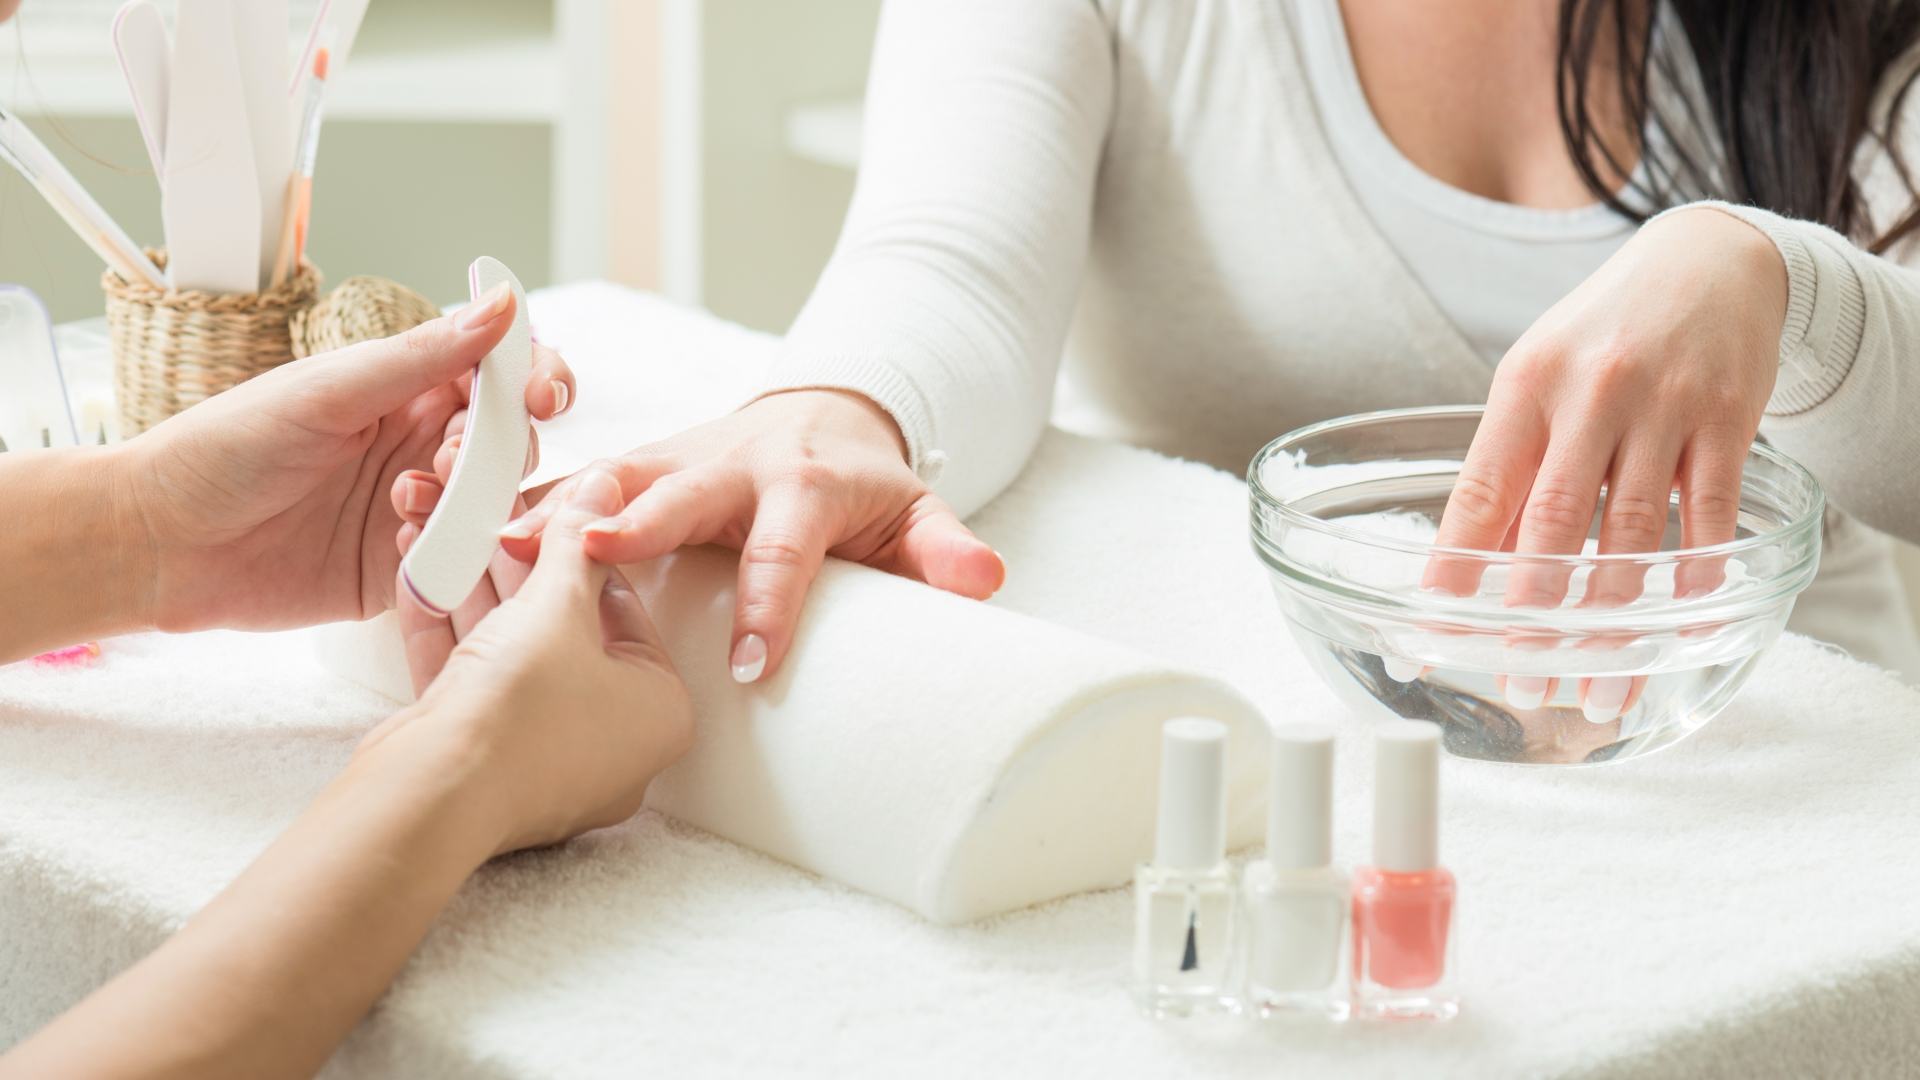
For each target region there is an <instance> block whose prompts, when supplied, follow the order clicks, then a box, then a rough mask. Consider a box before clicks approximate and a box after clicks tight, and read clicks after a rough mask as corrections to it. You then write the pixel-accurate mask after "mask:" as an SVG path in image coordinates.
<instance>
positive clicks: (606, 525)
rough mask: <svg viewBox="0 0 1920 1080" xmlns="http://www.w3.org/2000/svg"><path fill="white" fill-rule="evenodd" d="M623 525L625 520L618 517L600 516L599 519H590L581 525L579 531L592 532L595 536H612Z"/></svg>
mask: <svg viewBox="0 0 1920 1080" xmlns="http://www.w3.org/2000/svg"><path fill="white" fill-rule="evenodd" d="M625 526H626V522H624V521H621V520H620V519H619V518H617V517H609V518H601V519H600V520H599V521H590V522H588V523H587V524H585V525H583V526H581V528H580V531H581V532H583V533H592V534H594V535H595V536H612V535H613V534H614V533H617V532H619V531H620V530H621V529H622V528H624V527H625Z"/></svg>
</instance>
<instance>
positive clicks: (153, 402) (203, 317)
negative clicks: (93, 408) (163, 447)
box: [100, 252, 320, 439]
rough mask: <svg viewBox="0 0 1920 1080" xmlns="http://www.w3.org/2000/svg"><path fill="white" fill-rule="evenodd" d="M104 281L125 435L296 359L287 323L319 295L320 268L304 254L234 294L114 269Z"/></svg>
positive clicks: (159, 257) (161, 260)
mask: <svg viewBox="0 0 1920 1080" xmlns="http://www.w3.org/2000/svg"><path fill="white" fill-rule="evenodd" d="M150 254H152V255H153V259H154V263H155V264H156V265H158V266H160V267H162V268H165V266H166V255H165V254H164V253H161V252H150ZM100 287H101V289H102V290H104V291H105V292H106V295H107V337H108V343H109V347H110V348H111V349H112V351H113V372H114V388H115V390H116V392H117V396H118V398H119V404H120V437H121V438H123V439H124V438H132V437H133V436H134V435H137V434H139V433H140V432H142V431H145V430H146V429H148V428H150V427H152V426H153V425H155V424H158V423H159V422H161V421H162V420H165V419H166V418H167V417H169V416H172V415H173V414H174V413H177V412H179V411H180V410H182V409H185V408H186V407H188V406H189V405H194V404H196V403H198V402H201V401H205V400H206V399H207V398H210V397H212V396H213V395H215V394H217V393H219V392H221V391H222V390H226V389H229V388H231V387H234V386H237V385H239V384H240V383H243V382H245V381H247V380H248V379H251V378H253V377H254V376H255V375H258V374H260V373H261V372H264V371H269V370H271V369H273V368H276V367H279V366H280V365H281V364H284V363H286V362H287V361H289V360H292V359H293V338H292V336H291V333H290V330H289V326H290V325H291V323H292V320H293V317H294V315H295V314H297V313H299V312H302V311H304V310H306V309H307V308H309V307H311V306H312V305H313V303H314V299H315V298H316V297H317V296H318V295H319V292H320V272H319V271H318V270H316V269H314V267H313V264H312V263H309V262H306V261H305V260H302V261H301V264H300V272H299V273H297V274H295V275H294V276H293V277H292V278H290V279H288V280H287V281H286V282H285V283H283V284H281V285H280V287H279V288H275V289H269V290H267V291H266V292H263V293H241V294H234V295H217V294H214V293H207V292H198V291H188V292H163V291H161V290H159V289H155V288H153V287H152V286H150V285H146V284H142V283H135V282H127V281H123V280H121V278H120V276H119V275H117V274H115V273H113V272H112V271H108V272H107V273H106V274H104V275H102V277H101V279H100Z"/></svg>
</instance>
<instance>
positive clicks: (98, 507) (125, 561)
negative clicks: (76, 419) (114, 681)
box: [0, 447, 153, 663]
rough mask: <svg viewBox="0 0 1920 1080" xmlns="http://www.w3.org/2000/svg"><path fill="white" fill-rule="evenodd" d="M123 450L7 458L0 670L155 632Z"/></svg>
mask: <svg viewBox="0 0 1920 1080" xmlns="http://www.w3.org/2000/svg"><path fill="white" fill-rule="evenodd" d="M126 453H127V451H126V450H125V449H124V448H120V447H113V448H91V447H90V448H85V449H71V450H46V451H40V452H36V453H30V454H29V453H21V454H0V522H5V523H6V526H5V528H0V663H7V662H10V661H14V660H19V659H22V658H24V657H28V656H32V655H34V654H35V653H39V652H44V651H46V650H48V649H54V648H59V647H62V646H65V645H72V644H75V643H77V642H81V641H86V640H89V639H93V638H101V637H107V636H110V635H113V634H120V633H126V632H129V631H132V630H138V629H141V628H143V627H144V626H145V625H146V622H147V617H146V611H147V608H148V606H149V604H150V599H151V584H152V578H153V569H152V563H153V555H152V552H151V551H150V550H149V548H148V545H147V544H146V542H145V540H144V535H145V533H144V525H143V524H142V523H141V522H140V521H139V519H138V517H137V515H136V514H135V513H134V512H133V511H132V509H131V507H132V500H131V498H130V493H129V492H128V491H127V490H126V486H127V480H126V470H125V469H124V468H123V464H124V460H125V455H126Z"/></svg>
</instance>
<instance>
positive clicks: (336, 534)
mask: <svg viewBox="0 0 1920 1080" xmlns="http://www.w3.org/2000/svg"><path fill="white" fill-rule="evenodd" d="M513 304H514V301H513V296H512V293H511V292H509V291H508V290H507V289H506V288H505V287H504V286H502V287H501V288H499V289H496V290H495V291H493V292H491V293H488V294H487V295H486V296H485V297H483V298H481V299H480V300H477V301H475V302H473V303H472V304H469V305H468V306H467V307H465V308H462V309H461V310H460V311H458V312H456V313H454V314H453V315H451V316H449V317H445V318H440V319H435V320H433V321H432V322H429V323H426V324H424V325H422V326H419V327H416V328H415V329H413V330H410V331H408V332H406V333H404V334H400V335H398V336H396V337H392V338H387V339H385V340H381V341H370V342H363V343H361V344H358V345H354V346H350V347H348V348H345V349H340V350H338V351H335V352H331V353H326V354H323V355H319V356H313V357H308V358H306V359H304V360H298V361H295V362H293V363H291V364H287V365H285V366H283V367H280V368H276V369H274V370H273V371H270V372H268V373H266V374H264V375H261V376H260V377H258V378H256V379H253V380H251V381H249V382H246V383H243V384H241V385H240V386H238V387H235V388H234V389H232V390H229V391H227V392H226V393H224V394H220V395H218V396H217V397H214V398H212V399H209V400H208V401H205V402H203V403H201V404H199V405H196V406H194V407H193V408H191V409H188V410H186V411H185V412H183V413H181V414H180V415H178V416H175V417H173V418H172V419H170V420H168V421H167V422H166V423H164V424H161V425H160V426H158V427H156V428H154V429H153V430H152V431H150V432H148V433H146V434H145V435H143V436H141V437H140V438H138V439H135V440H133V441H132V442H130V443H128V444H127V446H126V447H124V448H123V457H124V459H125V467H126V472H127V477H128V479H127V483H126V485H125V487H126V491H127V494H128V497H129V498H130V499H131V500H132V504H133V507H134V510H135V513H134V514H133V515H132V517H133V518H134V519H135V520H137V521H139V522H140V523H141V525H142V527H143V528H144V529H145V531H146V533H147V534H148V547H149V549H150V551H151V553H152V558H153V565H152V567H151V570H150V573H149V574H148V575H147V576H148V580H149V581H150V583H151V592H150V595H148V596H146V597H144V598H142V599H143V601H144V603H145V604H146V605H147V607H148V612H149V614H148V618H147V622H148V624H149V625H153V626H157V627H159V628H161V629H165V630H193V629H200V628H203V627H211V626H229V627H247V628H268V627H282V626H294V625H302V624H307V623H315V622H322V621H328V620H335V619H357V618H365V617H368V616H371V615H374V614H376V613H378V612H380V611H383V610H386V609H387V608H388V607H390V606H391V605H392V603H393V595H394V594H393V586H394V570H395V568H396V567H397V566H398V565H399V555H398V554H397V552H396V551H395V545H394V535H395V532H396V530H397V529H398V528H399V527H400V524H401V520H400V515H399V513H398V511H397V510H396V508H395V507H394V506H393V503H392V501H391V498H390V489H391V488H392V487H393V485H394V482H395V480H396V479H397V478H398V477H400V476H401V475H402V474H403V473H405V472H407V471H408V470H424V469H429V468H431V467H432V463H433V459H434V455H435V454H436V453H437V452H439V451H440V449H441V446H442V443H443V441H444V440H446V439H447V437H448V435H449V423H450V422H452V421H454V420H455V418H456V416H457V415H458V414H460V413H461V411H462V410H463V409H464V408H465V405H466V394H467V390H468V387H469V386H470V385H471V375H472V372H473V370H474V368H475V366H476V365H478V363H479V362H480V360H481V358H482V357H484V356H485V355H486V354H487V352H488V351H489V350H491V349H492V348H493V346H494V345H495V344H496V343H497V342H498V341H499V340H500V338H501V336H502V335H504V334H505V333H506V331H507V328H508V327H509V326H510V325H511V324H512V322H513ZM572 398H573V375H572V373H571V372H569V371H568V370H567V367H566V364H565V363H563V362H562V361H561V359H560V358H559V356H557V355H556V354H554V353H553V352H551V351H550V350H546V349H539V348H536V350H535V359H534V372H533V377H532V379H531V380H530V381H529V382H528V384H527V408H528V410H529V411H530V412H531V413H532V414H533V416H534V417H535V418H536V419H543V420H544V419H549V418H551V417H553V416H555V415H556V414H558V413H560V412H562V411H564V410H565V409H566V407H567V405H568V403H569V402H570V401H571V400H572ZM529 467H531V463H529Z"/></svg>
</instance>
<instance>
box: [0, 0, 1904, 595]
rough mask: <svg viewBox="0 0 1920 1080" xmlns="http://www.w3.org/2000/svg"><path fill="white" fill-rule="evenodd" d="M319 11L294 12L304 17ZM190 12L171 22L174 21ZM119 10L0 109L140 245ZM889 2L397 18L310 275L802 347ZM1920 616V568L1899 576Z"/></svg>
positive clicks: (762, 1)
mask: <svg viewBox="0 0 1920 1080" xmlns="http://www.w3.org/2000/svg"><path fill="white" fill-rule="evenodd" d="M312 2H313V0H291V3H292V6H293V7H294V9H295V11H296V13H298V12H299V11H301V10H302V6H303V5H306V7H305V10H308V11H310V10H311V4H312ZM161 5H162V7H163V9H169V8H170V6H171V0H161ZM118 6H119V0H25V4H24V5H23V8H22V11H21V15H20V17H19V18H18V19H16V20H15V22H14V24H13V25H11V26H8V27H4V28H0V102H4V103H6V104H8V105H9V106H10V107H12V108H13V109H14V110H15V111H17V112H19V113H20V114H22V115H23V116H25V117H26V118H27V119H28V121H29V122H30V123H31V124H33V126H34V127H35V128H36V129H37V130H38V131H39V132H40V134H41V137H42V138H43V139H44V140H45V141H46V142H48V143H49V145H51V146H52V147H53V148H54V149H55V151H56V152H57V153H59V154H60V155H61V156H62V157H63V158H64V159H65V160H66V161H67V163H68V165H69V166H70V167H71V168H72V169H73V171H74V172H75V173H76V174H77V175H78V176H79V177H80V179H81V180H82V181H83V182H84V183H85V184H87V186H88V187H89V188H90V189H91V190H92V191H93V192H94V194H95V196H96V197H97V198H98V199H99V200H100V202H101V203H102V204H104V205H105V206H106V207H107V209H108V210H109V211H111V212H112V213H113V214H114V215H115V216H116V217H117V218H118V219H119V220H120V222H121V224H122V225H123V226H125V227H126V228H127V230H128V231H129V232H130V233H132V234H133V235H134V237H135V238H136V239H139V240H141V241H143V242H149V243H156V244H157V243H158V242H159V239H160V209H159V195H158V189H157V188H156V186H155V184H154V179H153V176H152V173H151V170H150V169H149V167H148V165H147V160H146V154H145V152H144V151H143V150H142V148H141V144H140V139H139V136H138V133H137V132H136V130H135V128H134V124H133V121H132V119H131V116H130V111H129V107H128V105H127V97H126V92H125V89H124V86H123V84H122V82H121V78H120V75H119V72H118V69H117V67H116V66H115V63H114V60H113V57H112V54H111V52H110V50H109V48H108V45H107V25H108V23H109V21H110V20H111V18H112V15H113V12H114V10H115V9H116V8H117V7H118ZM879 6H880V0H373V2H372V4H371V6H370V8H369V9H368V14H367V20H366V24H365V26H364V28H363V30H362V31H361V36H360V40H359V44H358V45H357V47H356V49H355V52H354V55H353V57H352V60H351V62H350V63H349V64H348V65H347V68H346V69H345V70H344V71H342V72H340V73H339V74H338V77H337V78H336V79H334V80H333V81H332V82H331V84H330V86H329V94H328V105H327V108H328V120H327V124H326V127H325V131H324V134H323V137H322V140H321V152H320V164H319V173H318V177H317V180H316V184H315V194H314V234H313V240H312V243H311V247H310V254H311V256H312V258H313V260H314V261H315V263H317V264H318V265H319V266H320V267H321V268H322V269H323V271H324V272H325V273H326V275H327V277H328V278H329V279H330V280H333V281H338V280H340V279H341V278H343V277H346V276H349V275H352V274H381V275H384V276H387V277H392V278H395V279H397V280H400V281H404V282H407V283H409V284H411V285H413V286H414V287H415V288H418V289H419V290H421V291H422V292H424V293H426V294H427V295H428V296H431V297H433V298H435V299H438V300H443V301H452V300H457V299H459V298H461V297H462V296H463V295H464V293H465V267H466V265H467V263H468V261H469V260H471V259H472V258H473V257H474V256H475V255H479V254H482V253H485V254H491V255H495V256H497V257H499V258H501V259H503V260H505V261H506V262H507V263H508V264H509V265H511V266H513V267H514V268H515V270H516V271H517V272H518V273H519V274H520V276H521V277H522V279H523V280H525V281H526V282H527V283H528V284H529V285H530V286H535V287H537V286H539V285H545V284H551V283H554V282H560V281H570V280H579V279H585V278H611V279H613V280H617V281H621V282H624V283H627V284H630V285H633V286H636V287H640V288H647V289H654V290H658V291H661V292H665V293H667V294H668V295H670V296H673V297H675V298H677V299H680V300H683V301H686V302H689V303H698V304H704V305H705V306H707V307H709V308H711V309H712V310H714V311H715V312H717V313H719V314H720V315H723V316H725V317H727V318H729V319H733V320H735V321H738V322H742V323H745V324H747V325H749V326H754V327H757V328H760V329H763V330H769V331H775V332H778V331H781V330H784V329H785V328H786V326H787V324H788V323H789V322H790V321H791V320H792V318H793V316H794V314H795V313H797V312H798V311H799V308H800V305H801V303H802V302H803V301H804V300H805V299H806V295H807V292H808V290H809V288H810V287H811V286H812V283H813V280H814V278H815V277H816V276H817V275H818V273H819V271H820V268H821V267H822V266H823V265H824V264H825V262H826V259H827V256H828V254H829V252H830V251H831V250H832V247H833V241H834V236H835V234H836V232H837V230H838V228H839V223H840V219H841V217H842V215H843V214H844V213H845V210H846V205H847V200H848V198H849V196H850V195H851V193H852V190H853V168H854V165H855V164H856V161H857V157H858V147H859V100H860V94H861V89H862V86H863V85H864V83H865V80H866V71H867V56H868V52H869V51H870V49H871V48H872V43H873V30H874V24H875V20H876V18H877V15H878V11H879ZM99 275H100V266H99V264H98V263H97V262H96V261H95V260H94V258H93V256H92V254H91V253H90V252H88V251H87V250H86V249H85V248H84V247H83V246H82V245H81V244H80V243H79V242H78V241H77V240H75V239H74V238H73V236H72V235H71V234H70V233H68V232H67V230H66V229H65V227H64V226H63V225H61V223H60V222H59V221H58V219H56V218H55V217H54V215H53V213H52V212H51V211H50V210H48V209H47V208H46V206H45V205H44V204H43V203H42V202H41V201H40V199H39V198H38V196H36V195H35V194H34V193H33V191H32V190H31V189H30V188H28V187H27V186H26V185H25V184H24V182H22V181H21V180H20V178H19V177H18V176H17V175H15V174H14V173H13V171H12V170H10V169H0V281H7V282H18V283H22V284H25V285H28V286H30V287H31V288H33V289H35V290H36V291H37V292H39V293H40V295H41V296H42V297H43V298H44V299H45V300H46V301H47V302H48V304H49V306H50V307H51V308H52V310H53V313H54V317H55V318H56V319H61V320H66V319H77V318H84V317H88V316H92V315H97V314H99V313H100V307H101V301H100V294H99V288H98V284H97V283H98V279H99ZM1901 558H1902V561H1903V565H1904V568H1905V570H1906V572H1907V575H1908V580H1909V592H1910V593H1914V594H1920V549H1914V548H1910V547H1909V548H1906V549H1904V550H1903V551H1902V553H1901Z"/></svg>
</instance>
